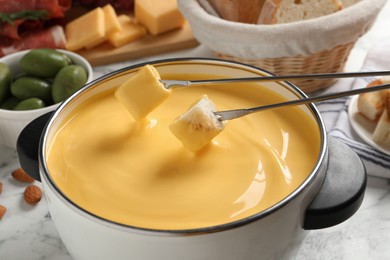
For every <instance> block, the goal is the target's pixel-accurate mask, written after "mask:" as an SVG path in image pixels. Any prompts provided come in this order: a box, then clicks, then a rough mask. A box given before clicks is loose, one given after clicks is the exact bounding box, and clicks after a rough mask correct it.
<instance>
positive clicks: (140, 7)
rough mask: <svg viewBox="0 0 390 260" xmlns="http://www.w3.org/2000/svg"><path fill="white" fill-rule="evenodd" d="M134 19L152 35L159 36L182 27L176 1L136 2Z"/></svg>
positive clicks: (181, 17) (140, 0)
mask: <svg viewBox="0 0 390 260" xmlns="http://www.w3.org/2000/svg"><path fill="white" fill-rule="evenodd" d="M134 13H135V19H136V20H137V22H138V23H140V24H142V25H143V26H145V27H146V28H147V29H148V31H149V32H150V33H151V34H153V35H157V34H161V33H164V32H167V31H170V30H173V29H176V28H180V27H182V26H183V25H184V22H185V20H184V18H183V16H182V15H181V13H180V11H179V9H178V6H177V1H176V0H164V1H162V0H136V1H135V7H134Z"/></svg>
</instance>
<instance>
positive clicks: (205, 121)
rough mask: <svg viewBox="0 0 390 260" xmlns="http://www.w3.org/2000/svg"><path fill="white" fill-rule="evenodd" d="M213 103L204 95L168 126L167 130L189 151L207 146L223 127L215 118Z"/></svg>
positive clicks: (223, 124)
mask: <svg viewBox="0 0 390 260" xmlns="http://www.w3.org/2000/svg"><path fill="white" fill-rule="evenodd" d="M215 111H216V108H215V105H214V103H213V102H212V101H211V100H210V99H209V98H208V97H207V95H204V96H203V97H202V98H201V99H200V100H199V101H198V102H196V103H195V104H194V105H193V106H191V107H190V108H189V109H188V111H187V112H185V113H184V114H183V115H181V116H179V117H178V118H176V119H175V120H174V122H173V123H171V124H170V125H169V130H171V132H172V133H173V134H174V135H175V136H176V138H177V139H179V140H180V141H181V142H182V144H183V146H184V147H185V148H186V149H188V150H190V151H193V152H195V151H198V150H200V149H202V148H203V147H205V146H206V145H207V144H209V143H210V142H211V141H212V140H213V138H214V137H215V136H217V135H218V134H219V133H220V132H221V131H222V130H223V129H224V127H225V122H222V121H219V120H218V118H217V117H216V116H215V114H214V112H215Z"/></svg>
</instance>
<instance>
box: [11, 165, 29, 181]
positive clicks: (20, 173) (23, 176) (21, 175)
mask: <svg viewBox="0 0 390 260" xmlns="http://www.w3.org/2000/svg"><path fill="white" fill-rule="evenodd" d="M12 177H14V178H15V179H16V180H18V181H21V182H29V183H31V182H33V181H34V178H33V177H31V176H30V175H28V174H27V173H26V172H25V171H24V170H23V169H22V168H18V169H16V170H15V171H13V172H12Z"/></svg>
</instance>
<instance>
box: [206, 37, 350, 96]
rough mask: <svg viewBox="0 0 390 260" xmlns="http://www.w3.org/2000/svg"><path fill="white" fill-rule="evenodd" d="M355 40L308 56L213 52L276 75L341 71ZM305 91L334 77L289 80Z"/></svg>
mask: <svg viewBox="0 0 390 260" xmlns="http://www.w3.org/2000/svg"><path fill="white" fill-rule="evenodd" d="M354 44H355V42H352V43H348V44H342V45H339V46H336V47H335V48H333V49H331V50H324V51H319V52H316V53H313V54H310V55H308V56H302V55H301V56H295V57H283V58H266V59H252V60H251V59H242V58H238V57H234V56H231V55H226V54H222V53H218V52H214V53H215V55H216V56H217V57H218V58H221V59H226V60H233V61H237V62H242V63H246V64H250V65H253V66H256V67H259V68H263V69H265V70H267V71H270V72H273V73H275V74H277V75H293V74H303V73H305V74H316V73H336V72H341V71H342V70H343V68H344V65H345V62H346V61H347V58H348V56H349V53H350V51H351V49H352V48H353V46H354ZM290 82H292V83H293V84H295V85H296V86H299V88H300V89H301V90H303V91H304V92H306V93H312V92H315V91H318V90H321V89H324V88H327V87H329V86H331V85H332V84H334V83H335V82H336V79H321V80H312V79H309V80H291V81H290Z"/></svg>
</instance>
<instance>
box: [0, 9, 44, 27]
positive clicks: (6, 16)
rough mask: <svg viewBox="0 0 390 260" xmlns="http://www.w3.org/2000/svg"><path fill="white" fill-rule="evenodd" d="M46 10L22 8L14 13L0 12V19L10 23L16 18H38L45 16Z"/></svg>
mask: <svg viewBox="0 0 390 260" xmlns="http://www.w3.org/2000/svg"><path fill="white" fill-rule="evenodd" d="M47 14H48V11H47V10H24V11H19V12H15V13H0V21H1V22H3V23H8V24H12V23H13V21H15V20H17V19H26V20H40V19H43V18H45V17H46V16H47Z"/></svg>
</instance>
